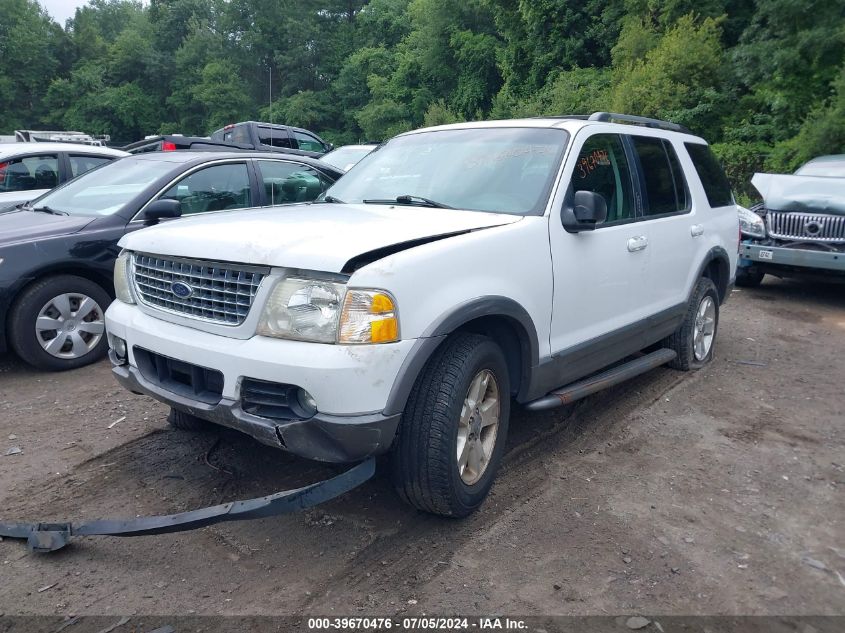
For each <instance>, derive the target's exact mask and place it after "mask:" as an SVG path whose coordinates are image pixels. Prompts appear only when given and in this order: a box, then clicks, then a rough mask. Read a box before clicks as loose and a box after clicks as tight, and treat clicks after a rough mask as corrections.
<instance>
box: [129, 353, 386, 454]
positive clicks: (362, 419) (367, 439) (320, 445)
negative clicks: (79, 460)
mask: <svg viewBox="0 0 845 633" xmlns="http://www.w3.org/2000/svg"><path fill="white" fill-rule="evenodd" d="M112 362H113V364H114V366H113V367H112V371H113V373H114V375H115V377H116V378H117V380H118V382H120V384H121V385H123V386H124V387H125V388H126V389H128V390H129V391H132V392H134V393H139V394H145V395H148V396H152V397H153V398H155V399H156V400H160V401H161V402H164V403H165V404H168V405H170V406H171V407H173V408H174V409H178V410H180V411H184V412H185V413H189V414H191V415H194V416H196V417H198V418H202V419H203V420H208V421H209V422H213V423H215V424H219V425H221V426H225V427H228V428H231V429H235V430H237V431H241V432H243V433H246V434H247V435H250V436H252V437H254V438H255V439H256V440H258V441H259V442H261V443H262V444H267V445H268V446H273V447H275V448H281V449H284V450H286V451H289V452H291V453H294V454H295V455H299V456H300V457H305V458H307V459H313V460H317V461H323V462H335V463H342V462H354V461H359V460H361V459H364V458H366V457H369V456H371V455H376V454H379V453H382V452H384V451H385V450H387V448H389V446H390V444H391V442H392V441H393V438H394V436H395V435H396V428H397V427H398V425H399V418H400V415H391V416H386V415H382V414H380V413H375V414H368V415H360V416H335V415H327V414H323V413H317V414H316V415H315V416H314V417H312V418H309V419H308V420H289V421H280V420H272V419H269V418H262V417H259V416H256V415H251V414H249V413H247V412H245V411H244V410H243V409H242V408H241V406H240V403H239V402H238V401H237V400H232V399H229V398H225V397H224V398H222V399H221V400H220V401H219V402H218V403H216V404H208V403H205V402H200V401H199V400H195V399H192V398H188V397H185V396H183V395H180V394H177V393H174V392H172V391H168V390H166V389H163V388H161V387H160V386H158V385H156V384H154V383H152V382H150V381H148V380H147V379H146V378H144V376H143V375H142V374H141V372H140V371H139V370H138V368H137V367H134V366H132V365H128V364H116V362H117V361H116V359H114V358H112Z"/></svg>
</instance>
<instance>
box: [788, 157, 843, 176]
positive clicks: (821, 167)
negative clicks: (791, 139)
mask: <svg viewBox="0 0 845 633" xmlns="http://www.w3.org/2000/svg"><path fill="white" fill-rule="evenodd" d="M795 174H796V175H797V176H825V177H828V178H845V160H841V161H835V160H829V161H828V160H825V161H822V160H819V161H811V162H809V163H807V164H805V165H802V166H801V167H799V168H798V169H797V170H796V171H795Z"/></svg>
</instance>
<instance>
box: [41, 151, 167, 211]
mask: <svg viewBox="0 0 845 633" xmlns="http://www.w3.org/2000/svg"><path fill="white" fill-rule="evenodd" d="M173 167H174V165H173V163H170V162H164V161H157V160H142V159H140V158H131V157H129V158H121V159H119V160H115V161H112V162H111V163H109V164H107V165H103V166H102V167H100V168H98V169H94V170H92V171H89V172H87V173H85V174H83V175H81V176H79V177H78V178H75V179H73V180H71V181H70V182H69V183H67V184H66V185H65V186H64V187H61V188H59V189H56V190H55V191H52V192H50V193H48V194H47V195H45V196H42V197H41V198H39V199H38V200H36V201H34V202H33V203H32V206H33V207H36V208H38V207H49V208H51V209H53V210H55V211H58V212H60V213H67V214H69V215H113V214H115V213H117V212H118V211H120V210H121V209H122V208H123V207H124V205H126V203H128V202H129V201H130V200H132V199H133V198H134V197H135V196H136V195H138V194H139V193H140V192H141V191H143V190H144V189H146V188H147V187H148V186H149V185H151V184H152V183H154V182H155V181H156V180H158V179H159V178H161V177H162V176H163V175H165V174H166V173H168V172H169V171H172V170H173Z"/></svg>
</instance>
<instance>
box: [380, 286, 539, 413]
mask: <svg viewBox="0 0 845 633" xmlns="http://www.w3.org/2000/svg"><path fill="white" fill-rule="evenodd" d="M483 317H498V318H503V319H505V320H506V321H507V322H508V323H509V325H510V326H511V327H512V329H513V330H514V331H515V332H516V334H517V337H518V338H519V345H520V349H519V352H520V358H521V363H522V366H521V368H520V369H521V376H522V380H521V381H520V385H519V395H518V399H519V400H522V399H523V396H524V393H525V391H526V390H527V388H528V385H529V384H530V378H531V375H532V373H533V371H534V368H536V367H537V365H538V364H539V349H540V346H539V341H538V339H537V328H536V327H535V326H534V321H533V320H532V319H531V316H530V315H529V314H528V311H527V310H526V309H525V308H523V307H522V306H521V305H520V304H518V303H517V302H516V301H514V300H513V299H509V298H507V297H501V296H486V297H477V298H475V299H470V300H469V301H466V302H464V303H462V304H460V305H458V306H456V307H454V308H453V309H451V310H449V311H447V312H445V313H444V314H443V315H441V316H440V317H439V318H438V319H437V320H436V321H435V322H434V323H432V324H431V325H430V326H429V327H428V329H427V330H426V331H425V332H423V335H422V336H421V337H420V338H418V339H417V342H416V344H415V345H414V347H413V348H412V349H411V352H410V354H408V357H407V358H406V359H405V362H404V363H403V364H402V367H401V368H400V370H399V375H398V376H397V377H396V381H395V382H394V383H393V389H391V391H390V396H389V397H388V400H387V406H385V408H384V414H385V415H389V414H395V413H401V412H402V411H403V410H404V409H405V403H406V402H407V401H408V396H409V395H410V393H411V389H412V388H413V386H414V383H415V382H416V380H417V377H418V376H419V375H420V372H421V371H422V369H423V367H425V364H426V363H427V362H428V360H429V358H431V355H432V354H433V353H434V351H435V350H436V349H437V348H438V347H439V345H440V344H441V343H442V342H443V341H444V340H445V339H446V336H447V335H449V334H451V333H452V332H454V331H455V330H458V329H459V328H461V327H462V326H464V325H466V324H467V323H469V322H470V321H474V320H476V319H480V318H483Z"/></svg>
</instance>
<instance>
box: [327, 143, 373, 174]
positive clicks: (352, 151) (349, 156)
mask: <svg viewBox="0 0 845 633" xmlns="http://www.w3.org/2000/svg"><path fill="white" fill-rule="evenodd" d="M373 149H375V146H373V147H341V148H339V149H336V150H333V151H331V152H329V153H328V154H324V155H323V156H321V157H320V160H321V161H323V162H325V163H328V164H329V165H331V166H332V167H337V168H338V169H342V170H343V171H349V170H350V169H351V168H352V167H353V166H354V165H355V163H357V162H358V161H359V160H361V159H362V158H364V156H366V155H367V154H369V153H370V152H372V151H373Z"/></svg>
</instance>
